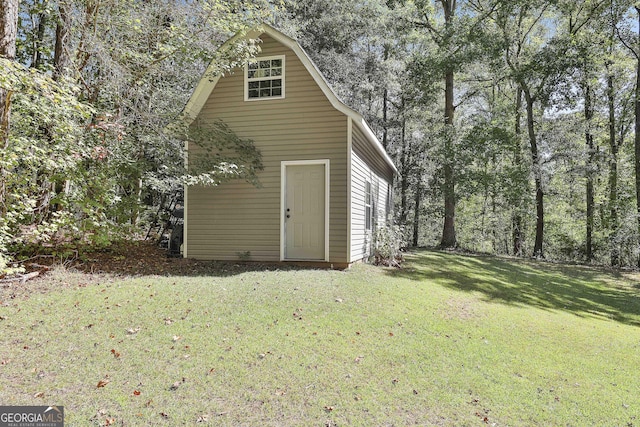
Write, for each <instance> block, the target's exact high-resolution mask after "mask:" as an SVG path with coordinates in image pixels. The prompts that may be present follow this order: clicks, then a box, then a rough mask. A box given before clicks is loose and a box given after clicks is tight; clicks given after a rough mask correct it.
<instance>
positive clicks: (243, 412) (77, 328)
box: [0, 251, 640, 426]
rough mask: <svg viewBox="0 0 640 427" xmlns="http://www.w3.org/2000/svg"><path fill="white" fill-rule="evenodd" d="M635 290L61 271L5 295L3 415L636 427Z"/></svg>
mask: <svg viewBox="0 0 640 427" xmlns="http://www.w3.org/2000/svg"><path fill="white" fill-rule="evenodd" d="M32 283H33V284H32ZM638 283H640V275H638V274H636V273H634V274H616V273H609V272H606V271H603V270H598V269H590V268H585V267H572V266H558V265H551V264H542V263H541V264H538V263H533V262H525V261H512V260H504V259H498V258H491V257H477V256H463V255H458V254H445V253H440V252H428V251H425V252H417V253H415V254H412V255H410V256H409V259H408V262H407V264H405V268H403V269H401V270H391V269H382V268H376V267H372V266H368V265H356V266H354V267H353V268H352V269H351V270H350V271H346V272H341V271H318V270H298V269H281V270H275V269H273V268H272V269H271V271H246V269H237V268H234V267H233V266H230V267H227V268H226V270H223V269H220V270H217V273H212V274H210V275H207V276H195V275H194V276H191V277H189V276H184V275H182V276H143V277H138V278H116V277H113V276H107V275H88V274H82V273H71V272H68V271H65V270H62V269H59V270H54V271H52V272H51V273H50V274H49V275H48V276H47V277H45V278H44V279H42V280H41V281H38V282H36V281H33V282H27V283H26V284H25V285H22V286H23V287H24V286H26V287H30V286H33V287H35V288H36V289H37V290H34V291H32V292H31V295H28V294H27V293H25V292H24V291H23V290H20V289H19V288H20V285H13V287H12V288H7V289H1V290H0V301H2V303H1V304H0V328H1V330H2V335H1V337H0V404H2V405H64V407H65V421H66V425H68V426H90V425H95V426H108V425H113V426H136V425H140V426H145V425H158V426H163V425H166V426H175V425H194V424H197V423H204V424H209V425H216V426H219V425H222V426H409V425H422V426H428V425H434V426H482V425H495V426H532V425H539V426H640V373H639V369H640V288H639V287H638Z"/></svg>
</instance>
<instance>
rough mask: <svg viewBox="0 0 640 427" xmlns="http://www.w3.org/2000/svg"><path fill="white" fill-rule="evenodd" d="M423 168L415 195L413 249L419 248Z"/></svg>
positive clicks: (420, 171) (419, 172) (420, 170)
mask: <svg viewBox="0 0 640 427" xmlns="http://www.w3.org/2000/svg"><path fill="white" fill-rule="evenodd" d="M422 171H423V169H422V166H420V167H419V168H418V175H417V182H416V193H415V206H414V215H413V247H417V246H418V241H419V237H420V203H421V202H422Z"/></svg>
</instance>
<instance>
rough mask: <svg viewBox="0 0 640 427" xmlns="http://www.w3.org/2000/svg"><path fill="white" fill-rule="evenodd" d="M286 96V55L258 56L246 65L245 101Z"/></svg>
mask: <svg viewBox="0 0 640 427" xmlns="http://www.w3.org/2000/svg"><path fill="white" fill-rule="evenodd" d="M274 98H276V99H277V98H284V55H279V56H269V57H263V58H256V59H255V60H254V61H251V62H249V63H248V64H247V65H246V67H245V87H244V99H245V101H253V100H259V99H274Z"/></svg>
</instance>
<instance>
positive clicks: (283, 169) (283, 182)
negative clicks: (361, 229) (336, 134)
mask: <svg viewBox="0 0 640 427" xmlns="http://www.w3.org/2000/svg"><path fill="white" fill-rule="evenodd" d="M304 165H324V260H317V261H325V262H329V200H330V197H329V190H330V188H329V187H330V186H329V183H330V179H329V178H330V161H329V159H319V160H290V161H281V162H280V261H287V258H286V257H285V253H286V252H285V246H286V235H285V221H286V212H285V211H286V209H287V166H304Z"/></svg>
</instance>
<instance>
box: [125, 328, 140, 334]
mask: <svg viewBox="0 0 640 427" xmlns="http://www.w3.org/2000/svg"><path fill="white" fill-rule="evenodd" d="M138 332H140V328H129V329H127V334H128V335H135V334H137V333H138Z"/></svg>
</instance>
